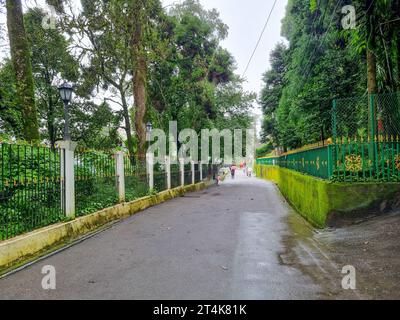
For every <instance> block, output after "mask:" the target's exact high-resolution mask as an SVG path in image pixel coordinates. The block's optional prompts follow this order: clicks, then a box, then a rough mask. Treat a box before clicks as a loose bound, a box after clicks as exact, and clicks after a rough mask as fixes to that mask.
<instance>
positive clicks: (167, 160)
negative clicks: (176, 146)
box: [165, 156, 171, 189]
mask: <svg viewBox="0 0 400 320" xmlns="http://www.w3.org/2000/svg"><path fill="white" fill-rule="evenodd" d="M165 172H166V174H167V189H171V159H170V157H169V156H165Z"/></svg>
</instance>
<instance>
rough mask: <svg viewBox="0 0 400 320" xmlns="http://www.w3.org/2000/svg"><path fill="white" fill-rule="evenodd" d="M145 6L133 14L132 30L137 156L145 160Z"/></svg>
mask: <svg viewBox="0 0 400 320" xmlns="http://www.w3.org/2000/svg"><path fill="white" fill-rule="evenodd" d="M140 11H143V8H140V9H138V10H137V12H135V14H134V15H133V17H134V19H135V20H134V21H133V26H134V30H133V32H132V42H131V46H132V47H131V48H132V60H133V70H134V76H133V96H134V100H135V129H136V134H137V136H138V146H137V157H138V159H139V160H141V161H144V160H145V158H146V125H145V123H144V117H145V115H146V78H147V62H146V57H145V50H144V48H143V29H142V23H143V22H142V21H141V19H140V17H141V16H143V13H142V12H140Z"/></svg>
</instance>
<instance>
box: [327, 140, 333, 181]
mask: <svg viewBox="0 0 400 320" xmlns="http://www.w3.org/2000/svg"><path fill="white" fill-rule="evenodd" d="M332 175H333V159H332V145H328V179H329V180H330V179H331V178H332Z"/></svg>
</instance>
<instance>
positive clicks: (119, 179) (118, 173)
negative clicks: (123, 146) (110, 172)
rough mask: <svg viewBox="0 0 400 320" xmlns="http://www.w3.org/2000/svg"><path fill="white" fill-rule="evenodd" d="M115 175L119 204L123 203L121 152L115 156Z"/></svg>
mask: <svg viewBox="0 0 400 320" xmlns="http://www.w3.org/2000/svg"><path fill="white" fill-rule="evenodd" d="M115 174H116V182H117V190H118V199H119V202H125V172H124V153H123V152H122V151H118V152H117V153H116V154H115Z"/></svg>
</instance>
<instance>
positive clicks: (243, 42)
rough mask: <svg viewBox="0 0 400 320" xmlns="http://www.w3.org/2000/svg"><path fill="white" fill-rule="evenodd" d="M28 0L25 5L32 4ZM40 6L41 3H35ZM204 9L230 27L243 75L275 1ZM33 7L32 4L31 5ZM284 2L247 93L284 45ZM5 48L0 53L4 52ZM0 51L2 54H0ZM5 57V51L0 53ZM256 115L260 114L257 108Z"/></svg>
mask: <svg viewBox="0 0 400 320" xmlns="http://www.w3.org/2000/svg"><path fill="white" fill-rule="evenodd" d="M31 1H32V0H29V1H28V2H31ZM161 1H162V3H163V5H164V6H168V5H171V4H173V3H177V2H178V3H179V2H180V1H181V0H161ZM37 2H38V3H40V2H42V1H41V0H39V1H37ZM200 2H201V4H202V5H203V6H204V7H205V8H206V9H212V8H215V9H217V10H218V12H219V13H220V16H221V19H222V20H223V22H224V23H225V24H227V25H228V26H229V35H228V38H227V39H226V40H224V42H223V43H222V46H223V47H225V48H226V49H228V50H229V51H230V52H231V53H232V55H233V56H234V57H235V59H236V62H237V66H238V70H237V73H239V74H240V75H242V73H243V71H244V69H245V67H246V65H247V62H248V60H249V58H250V56H251V53H252V52H253V49H254V47H255V45H256V43H257V40H258V38H259V36H260V33H261V30H262V28H263V26H264V24H265V22H266V19H267V17H268V14H269V12H270V10H271V8H272V5H273V2H274V0H247V1H243V0H200ZM33 3H35V1H33ZM286 4H287V0H278V2H277V4H276V7H275V9H274V12H273V14H272V16H271V19H270V21H269V24H268V26H267V29H266V30H265V33H264V36H263V38H262V40H261V43H260V45H259V47H258V49H257V52H256V53H255V55H254V57H253V60H252V63H251V65H250V67H249V69H248V71H247V73H246V78H247V82H246V83H245V84H244V87H245V89H246V90H248V91H253V92H255V93H257V94H259V93H260V91H261V87H262V80H261V79H262V74H263V73H264V72H265V71H266V70H267V69H268V68H269V54H270V52H271V50H272V49H273V48H274V46H275V45H276V43H278V42H279V41H284V39H283V38H282V37H281V36H280V30H281V20H282V18H283V17H284V15H285V8H286ZM4 22H5V17H4V15H3V14H2V15H0V23H4ZM3 45H4V44H3V43H2V44H1V46H0V51H3V50H4V46H3ZM2 49H3V50H2ZM1 56H4V51H3V52H0V59H1ZM255 112H256V113H257V114H261V111H260V109H259V108H258V106H255Z"/></svg>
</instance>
